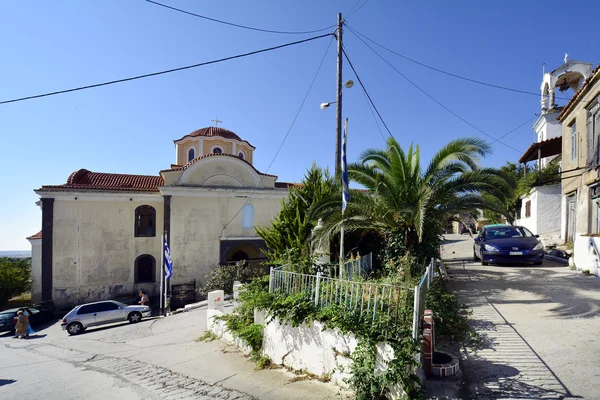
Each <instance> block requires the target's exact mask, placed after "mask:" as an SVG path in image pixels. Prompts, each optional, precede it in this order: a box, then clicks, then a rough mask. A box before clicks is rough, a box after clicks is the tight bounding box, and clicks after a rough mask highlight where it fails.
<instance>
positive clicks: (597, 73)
mask: <svg viewBox="0 0 600 400" xmlns="http://www.w3.org/2000/svg"><path fill="white" fill-rule="evenodd" d="M598 78H600V64H599V65H597V66H596V68H594V70H593V71H592V73H591V74H590V76H588V78H587V79H586V80H585V81H584V82H583V85H581V89H579V90H578V91H577V93H575V94H574V95H573V97H571V100H569V102H568V103H567V105H566V106H565V108H564V109H563V110H562V111H561V113H560V114H558V117H557V119H558V120H559V121H561V122H562V120H563V118H564V117H566V116H567V114H569V113H570V112H571V111H572V110H573V108H575V105H576V104H577V103H578V102H579V100H581V98H582V97H583V96H584V94H586V93H587V91H588V90H589V88H590V87H591V86H592V81H593V80H595V79H598Z"/></svg>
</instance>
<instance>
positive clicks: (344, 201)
mask: <svg viewBox="0 0 600 400" xmlns="http://www.w3.org/2000/svg"><path fill="white" fill-rule="evenodd" d="M347 141H348V118H346V121H345V122H344V138H343V140H342V213H344V211H346V206H347V205H348V201H349V200H350V189H349V188H348V163H347V162H346V142H347Z"/></svg>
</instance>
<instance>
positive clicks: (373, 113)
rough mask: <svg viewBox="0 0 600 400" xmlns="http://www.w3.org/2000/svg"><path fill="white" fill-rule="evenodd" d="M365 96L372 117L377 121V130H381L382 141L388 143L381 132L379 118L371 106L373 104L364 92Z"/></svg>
mask: <svg viewBox="0 0 600 400" xmlns="http://www.w3.org/2000/svg"><path fill="white" fill-rule="evenodd" d="M363 96H365V100H366V101H367V107H369V111H371V115H372V116H373V120H374V121H375V125H376V126H377V130H379V134H380V135H381V139H382V140H383V143H387V141H386V140H385V136H384V135H383V131H382V130H381V126H379V122H378V121H377V116H375V112H374V111H373V107H372V106H371V103H370V102H369V98H368V97H367V94H366V93H365V92H364V91H363Z"/></svg>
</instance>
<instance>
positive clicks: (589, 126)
mask: <svg viewBox="0 0 600 400" xmlns="http://www.w3.org/2000/svg"><path fill="white" fill-rule="evenodd" d="M593 122H594V115H593V114H591V113H589V112H588V118H587V121H586V124H585V127H586V132H587V134H586V136H587V160H586V161H587V165H593V164H595V163H596V158H597V156H596V153H597V152H598V151H597V149H596V146H595V144H596V143H595V141H594V131H593V126H594V124H593Z"/></svg>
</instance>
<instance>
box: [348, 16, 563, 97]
mask: <svg viewBox="0 0 600 400" xmlns="http://www.w3.org/2000/svg"><path fill="white" fill-rule="evenodd" d="M346 26H347V27H348V29H350V30H351V31H352V33H354V34H355V35H356V36H361V37H363V38H365V39H367V40H368V41H369V42H371V43H373V44H375V45H377V46H379V47H381V48H382V49H385V50H387V51H389V52H390V53H392V54H395V55H397V56H398V57H401V58H403V59H405V60H407V61H410V62H412V63H414V64H417V65H420V66H422V67H425V68H429V69H430V70H432V71H436V72H439V73H441V74H445V75H448V76H452V77H454V78H457V79H462V80H465V81H468V82H472V83H477V84H479V85H483V86H488V87H493V88H496V89H502V90H507V91H510V92H515V93H521V94H528V95H531V96H536V97H540V96H541V94H540V93H534V92H528V91H526V90H520V89H514V88H510V87H506V86H501V85H495V84H493V83H488V82H482V81H478V80H477V79H472V78H467V77H466V76H462V75H458V74H454V73H452V72H448V71H444V70H442V69H439V68H436V67H432V66H431V65H427V64H425V63H422V62H420V61H417V60H415V59H412V58H410V57H407V56H405V55H403V54H400V53H398V52H396V51H394V50H392V49H390V48H389V47H386V46H384V45H382V44H380V43H377V42H376V41H374V40H373V39H370V38H368V37H367V36H365V35H363V34H362V33H360V32H358V31H357V30H356V29H353V28H352V27H350V26H348V25H347V24H346ZM555 98H556V99H561V100H571V99H570V98H568V97H555Z"/></svg>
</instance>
